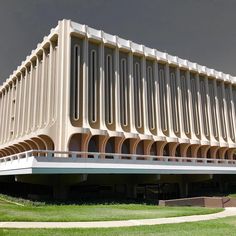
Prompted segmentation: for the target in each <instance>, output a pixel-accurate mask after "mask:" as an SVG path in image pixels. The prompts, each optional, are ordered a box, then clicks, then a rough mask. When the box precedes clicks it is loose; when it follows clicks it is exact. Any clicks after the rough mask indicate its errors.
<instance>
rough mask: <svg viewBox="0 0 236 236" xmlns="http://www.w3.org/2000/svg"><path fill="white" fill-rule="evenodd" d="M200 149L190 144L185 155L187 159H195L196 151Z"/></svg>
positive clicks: (198, 146) (197, 145)
mask: <svg viewBox="0 0 236 236" xmlns="http://www.w3.org/2000/svg"><path fill="white" fill-rule="evenodd" d="M199 148H200V145H199V144H192V145H190V146H189V147H188V150H187V155H188V157H197V153H198V149H199Z"/></svg>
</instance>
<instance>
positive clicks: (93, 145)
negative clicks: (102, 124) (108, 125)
mask: <svg viewBox="0 0 236 236" xmlns="http://www.w3.org/2000/svg"><path fill="white" fill-rule="evenodd" d="M88 152H99V136H98V135H95V136H92V138H91V139H90V140H89V144H88Z"/></svg>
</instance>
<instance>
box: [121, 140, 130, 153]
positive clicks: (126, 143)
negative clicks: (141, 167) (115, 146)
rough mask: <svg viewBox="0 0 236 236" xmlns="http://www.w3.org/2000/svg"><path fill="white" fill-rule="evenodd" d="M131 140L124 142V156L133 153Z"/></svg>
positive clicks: (122, 149)
mask: <svg viewBox="0 0 236 236" xmlns="http://www.w3.org/2000/svg"><path fill="white" fill-rule="evenodd" d="M130 140H131V139H129V138H127V139H125V140H124V141H123V142H122V146H121V153H123V154H130V153H131V143H130Z"/></svg>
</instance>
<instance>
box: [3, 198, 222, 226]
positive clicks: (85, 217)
mask: <svg viewBox="0 0 236 236" xmlns="http://www.w3.org/2000/svg"><path fill="white" fill-rule="evenodd" d="M221 210H222V209H208V208H201V207H158V206H156V205H145V204H107V205H106V204H95V205H39V206H35V205H30V204H26V205H25V206H18V205H15V204H11V203H8V202H4V201H1V200H0V221H63V222H66V221H67V222H68V221H107V220H129V219H150V218H161V217H173V216H185V215H199V214H209V213H215V212H219V211H221Z"/></svg>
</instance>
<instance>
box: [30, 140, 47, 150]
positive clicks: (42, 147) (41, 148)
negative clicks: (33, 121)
mask: <svg viewBox="0 0 236 236" xmlns="http://www.w3.org/2000/svg"><path fill="white" fill-rule="evenodd" d="M31 139H32V140H33V141H34V142H36V143H37V144H38V146H39V149H40V150H45V149H46V146H45V143H44V142H43V141H42V140H41V139H40V138H38V137H37V138H36V137H34V138H31Z"/></svg>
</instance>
